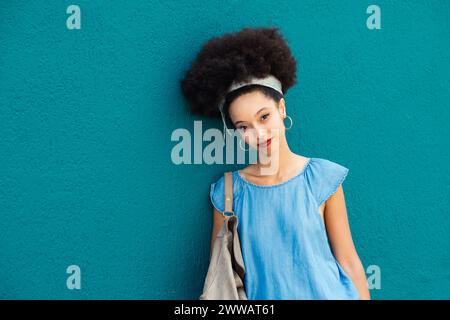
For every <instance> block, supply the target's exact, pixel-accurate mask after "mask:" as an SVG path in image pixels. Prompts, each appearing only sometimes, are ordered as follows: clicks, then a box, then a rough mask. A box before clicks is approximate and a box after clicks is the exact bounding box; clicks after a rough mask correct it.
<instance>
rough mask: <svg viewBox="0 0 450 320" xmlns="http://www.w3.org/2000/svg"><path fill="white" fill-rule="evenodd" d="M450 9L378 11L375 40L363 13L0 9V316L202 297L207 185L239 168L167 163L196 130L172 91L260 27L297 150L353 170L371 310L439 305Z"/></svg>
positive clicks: (449, 262) (353, 207)
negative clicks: (248, 29)
mask: <svg viewBox="0 0 450 320" xmlns="http://www.w3.org/2000/svg"><path fill="white" fill-rule="evenodd" d="M449 3H450V2H448V1H445V0H443V1H437V0H436V1H395V2H394V1H377V2H376V3H375V4H377V5H379V6H380V8H381V17H382V20H381V22H382V29H381V30H369V29H368V28H367V27H366V18H367V16H368V15H367V14H366V8H367V7H368V6H369V5H370V4H372V2H367V1H317V0H314V1H312V0H311V1H282V2H276V3H275V2H273V1H266V0H261V1H216V0H208V1H191V0H189V1H185V0H178V1H149V2H146V1H121V2H120V3H119V2H110V1H75V2H67V1H26V2H25V1H20V2H19V1H2V2H0V107H1V126H0V137H1V141H0V164H1V165H0V271H1V272H0V298H22V299H30V298H40V299H50V298H61V299H80V298H87V299H90V298H100V299H109V298H121V299H131V298H136V299H159V298H165V299H179V298H186V299H196V298H197V297H198V296H199V295H200V293H201V289H202V286H203V280H204V276H205V274H206V270H207V266H208V257H209V245H210V242H209V240H210V228H211V222H212V221H211V218H212V216H211V212H212V207H211V204H210V202H209V198H208V196H209V193H208V192H209V185H210V183H211V182H213V181H214V180H215V179H217V178H218V177H220V175H221V174H222V173H223V172H224V171H225V170H228V169H235V168H238V166H223V165H205V164H198V165H184V166H176V165H174V164H173V163H172V161H171V158H170V153H171V149H172V147H173V146H174V145H175V143H174V142H172V141H171V140H170V136H171V133H172V131H173V130H174V129H176V128H188V129H189V130H192V128H193V121H194V120H201V118H199V117H194V116H192V115H190V114H188V113H187V107H186V104H185V101H184V100H183V97H182V96H181V92H180V90H179V85H178V80H179V78H180V77H181V75H182V74H183V72H184V70H185V69H187V68H188V66H189V63H190V61H191V60H192V59H193V57H194V55H195V54H196V52H197V50H198V49H199V48H200V46H201V45H202V43H203V42H204V41H206V40H207V39H209V38H210V37H212V36H216V35H220V34H223V33H224V32H228V31H237V30H239V29H240V28H241V27H243V26H268V25H275V26H279V27H280V29H281V31H282V32H283V34H284V35H285V36H286V38H287V39H288V41H289V44H290V46H291V48H292V51H293V53H294V55H295V56H296V58H297V60H298V63H299V65H298V84H297V85H296V86H295V87H294V88H292V89H291V90H290V92H289V93H288V95H287V108H288V109H287V110H288V114H289V115H290V116H291V117H292V118H293V120H294V125H293V128H292V129H291V130H290V131H289V133H288V139H289V140H288V141H289V143H290V146H291V148H292V149H293V150H294V151H295V152H297V153H300V154H302V155H306V156H312V157H322V158H327V159H330V160H332V161H336V162H338V163H341V164H343V165H345V166H346V167H348V168H349V169H350V171H349V175H348V177H347V179H346V181H345V183H344V190H345V194H346V202H347V208H348V213H349V218H350V223H351V227H352V232H353V237H354V241H355V244H356V246H357V249H358V252H359V254H360V257H361V259H362V261H363V264H364V266H365V267H367V266H369V265H378V266H379V267H380V268H381V285H382V286H381V290H372V291H371V294H372V297H373V298H375V299H393V298H400V299H405V298H412V299H417V298H447V299H448V298H450V268H449V267H450V255H449V245H448V244H449V242H450V241H449V240H450V239H449V225H450V223H449V216H450V214H449V210H448V208H449V186H450V181H449V168H450V158H449V151H448V150H449V137H450V134H449V126H448V123H449V120H450V114H449V113H450V112H449V102H450V96H449V90H448V88H449V87H450V83H449V82H450V81H449V70H450V63H449V41H448V39H449V38H450V26H449V16H450V5H449ZM71 4H77V5H79V6H80V8H81V12H82V14H81V29H80V30H68V29H67V27H66V19H67V17H68V16H69V15H68V14H66V8H67V7H68V6H69V5H71ZM203 120H205V121H204V123H203V125H204V127H218V128H221V123H220V121H219V120H214V119H203ZM72 264H75V265H78V266H80V268H81V286H82V287H81V289H80V290H69V289H67V287H66V279H67V277H68V276H69V275H68V274H66V268H67V266H69V265H72Z"/></svg>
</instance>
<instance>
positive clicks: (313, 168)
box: [305, 158, 349, 206]
mask: <svg viewBox="0 0 450 320" xmlns="http://www.w3.org/2000/svg"><path fill="white" fill-rule="evenodd" d="M348 172H349V169H348V168H347V167H346V166H344V165H342V164H341V163H340V162H336V161H332V160H330V159H325V158H311V161H310V163H309V165H308V168H307V170H306V171H305V176H306V180H307V182H308V185H309V187H310V190H311V192H312V194H313V195H314V196H315V198H316V200H317V203H318V205H319V206H320V205H321V204H322V203H323V202H324V201H325V200H326V199H328V197H329V196H330V195H331V194H332V193H334V192H335V191H336V189H337V188H338V187H339V185H341V184H342V183H343V182H344V180H345V178H346V177H347V174H348Z"/></svg>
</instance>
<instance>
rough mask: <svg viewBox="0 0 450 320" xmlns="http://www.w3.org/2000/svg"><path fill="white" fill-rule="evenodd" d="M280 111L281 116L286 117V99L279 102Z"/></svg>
mask: <svg viewBox="0 0 450 320" xmlns="http://www.w3.org/2000/svg"><path fill="white" fill-rule="evenodd" d="M278 110H279V111H280V114H281V116H283V117H285V116H286V105H285V102H284V98H281V99H280V102H278Z"/></svg>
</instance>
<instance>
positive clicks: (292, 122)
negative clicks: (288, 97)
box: [283, 115, 294, 130]
mask: <svg viewBox="0 0 450 320" xmlns="http://www.w3.org/2000/svg"><path fill="white" fill-rule="evenodd" d="M286 118H289V120H290V121H291V125H290V126H289V128H286V130H289V129H290V128H292V125H293V124H294V121H292V118H291V117H290V116H288V115H286ZM286 118H284V119H286ZM284 119H283V123H284ZM284 126H285V127H286V125H284Z"/></svg>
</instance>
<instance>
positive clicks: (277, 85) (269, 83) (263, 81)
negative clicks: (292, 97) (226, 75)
mask: <svg viewBox="0 0 450 320" xmlns="http://www.w3.org/2000/svg"><path fill="white" fill-rule="evenodd" d="M251 84H259V85H262V86H265V87H269V88H272V89H275V90H276V91H278V92H279V93H281V94H283V91H282V85H281V82H280V80H278V79H277V78H275V77H274V76H272V75H268V76H266V77H264V78H256V77H251V78H250V80H249V81H244V82H236V81H233V83H232V84H231V86H230V87H229V88H228V90H227V92H226V93H225V94H224V95H223V96H222V97H221V99H220V101H219V106H218V107H219V111H220V114H221V116H222V122H223V128H224V129H225V130H227V131H228V127H227V125H226V124H225V115H224V113H223V106H224V103H225V96H226V95H227V94H228V93H230V92H231V91H234V90H236V89H239V88H241V87H244V86H248V85H251ZM225 130H224V131H225ZM224 134H225V133H224Z"/></svg>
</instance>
